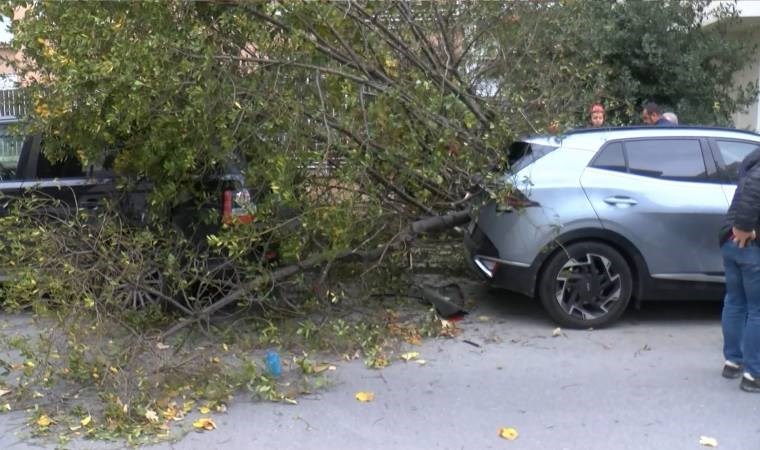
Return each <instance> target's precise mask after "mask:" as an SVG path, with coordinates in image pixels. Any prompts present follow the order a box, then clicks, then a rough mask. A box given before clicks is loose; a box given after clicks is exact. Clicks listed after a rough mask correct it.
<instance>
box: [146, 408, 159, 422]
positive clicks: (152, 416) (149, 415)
mask: <svg viewBox="0 0 760 450" xmlns="http://www.w3.org/2000/svg"><path fill="white" fill-rule="evenodd" d="M145 418H146V419H148V421H149V422H153V423H156V422H158V414H156V412H155V411H153V410H152V409H147V410H145Z"/></svg>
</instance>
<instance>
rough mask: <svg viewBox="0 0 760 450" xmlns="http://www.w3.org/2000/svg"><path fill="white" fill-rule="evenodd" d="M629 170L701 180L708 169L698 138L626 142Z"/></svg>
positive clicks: (663, 176)
mask: <svg viewBox="0 0 760 450" xmlns="http://www.w3.org/2000/svg"><path fill="white" fill-rule="evenodd" d="M625 152H626V155H627V156H628V170H629V172H631V173H633V174H636V175H643V176H647V177H653V178H663V179H668V180H680V181H702V180H705V179H706V178H707V169H706V167H705V161H704V158H703V157H702V147H701V145H700V143H699V141H698V140H696V139H649V140H640V141H629V142H626V143H625Z"/></svg>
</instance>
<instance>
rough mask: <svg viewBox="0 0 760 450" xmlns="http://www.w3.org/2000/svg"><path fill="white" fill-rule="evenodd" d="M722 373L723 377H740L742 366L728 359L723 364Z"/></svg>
mask: <svg viewBox="0 0 760 450" xmlns="http://www.w3.org/2000/svg"><path fill="white" fill-rule="evenodd" d="M722 375H723V378H739V377H740V376H742V366H740V365H739V364H736V363H733V362H731V361H726V363H725V364H723V374H722Z"/></svg>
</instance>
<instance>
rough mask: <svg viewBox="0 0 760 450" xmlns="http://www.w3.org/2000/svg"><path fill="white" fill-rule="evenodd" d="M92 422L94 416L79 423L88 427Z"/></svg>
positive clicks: (88, 416)
mask: <svg viewBox="0 0 760 450" xmlns="http://www.w3.org/2000/svg"><path fill="white" fill-rule="evenodd" d="M90 422H92V416H90V415H89V414H88V415H87V417H85V418H84V419H82V420H80V421H79V424H80V425H82V426H83V427H86V426H87V425H89V424H90Z"/></svg>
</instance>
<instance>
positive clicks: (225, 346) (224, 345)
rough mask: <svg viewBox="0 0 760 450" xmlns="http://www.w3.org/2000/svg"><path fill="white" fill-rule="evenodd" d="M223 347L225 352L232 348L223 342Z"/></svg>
mask: <svg viewBox="0 0 760 450" xmlns="http://www.w3.org/2000/svg"><path fill="white" fill-rule="evenodd" d="M222 349H223V350H224V351H225V352H228V351H230V348H229V347H228V346H227V344H222Z"/></svg>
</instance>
